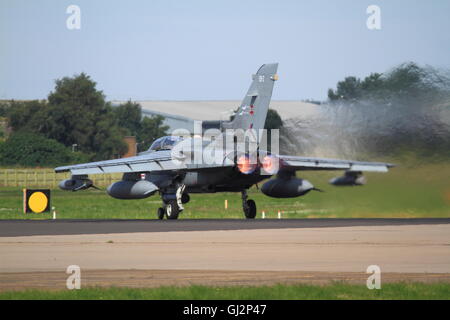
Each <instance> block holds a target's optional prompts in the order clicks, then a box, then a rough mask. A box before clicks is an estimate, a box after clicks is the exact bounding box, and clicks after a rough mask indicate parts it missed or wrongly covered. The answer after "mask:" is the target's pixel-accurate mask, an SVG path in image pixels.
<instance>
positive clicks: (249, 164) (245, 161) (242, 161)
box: [237, 156, 257, 174]
mask: <svg viewBox="0 0 450 320" xmlns="http://www.w3.org/2000/svg"><path fill="white" fill-rule="evenodd" d="M256 167H257V164H256V162H255V161H252V160H251V159H250V158H249V157H248V156H240V157H239V158H238V160H237V168H238V170H239V171H240V172H241V173H243V174H250V173H253V172H254V171H255V170H256Z"/></svg>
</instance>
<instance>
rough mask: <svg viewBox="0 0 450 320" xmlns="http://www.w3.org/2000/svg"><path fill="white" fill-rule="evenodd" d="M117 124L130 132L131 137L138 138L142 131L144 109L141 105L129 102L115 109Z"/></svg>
mask: <svg viewBox="0 0 450 320" xmlns="http://www.w3.org/2000/svg"><path fill="white" fill-rule="evenodd" d="M113 113H114V117H115V118H116V120H117V124H118V125H119V126H120V127H122V128H126V129H127V130H128V134H129V135H133V136H137V135H139V134H140V132H141V129H142V123H141V122H142V108H141V106H140V104H139V103H136V102H132V101H131V100H130V101H127V102H126V103H124V104H121V105H119V106H117V107H115V108H113Z"/></svg>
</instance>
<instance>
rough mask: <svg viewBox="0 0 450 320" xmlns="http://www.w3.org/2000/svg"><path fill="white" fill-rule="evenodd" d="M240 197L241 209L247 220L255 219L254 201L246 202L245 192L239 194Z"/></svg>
mask: <svg viewBox="0 0 450 320" xmlns="http://www.w3.org/2000/svg"><path fill="white" fill-rule="evenodd" d="M241 195H242V209H243V210H244V215H245V217H246V218H247V219H255V217H256V203H255V201H254V200H251V199H250V200H248V199H247V198H248V195H247V190H243V191H242V192H241Z"/></svg>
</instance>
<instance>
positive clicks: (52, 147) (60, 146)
mask: <svg viewBox="0 0 450 320" xmlns="http://www.w3.org/2000/svg"><path fill="white" fill-rule="evenodd" d="M0 117H2V118H4V119H6V126H7V127H8V129H9V130H8V131H10V133H9V134H7V136H6V139H5V137H3V140H4V141H3V142H0V165H8V166H10V165H22V166H54V165H62V164H68V163H77V162H84V161H95V160H104V159H110V158H117V157H120V156H121V155H123V154H124V153H125V152H126V151H127V145H126V144H125V142H124V141H123V137H124V136H127V135H132V136H136V138H137V141H138V150H139V151H141V150H144V149H146V148H148V147H149V145H150V144H151V142H152V141H153V140H154V139H156V138H158V137H160V136H163V135H165V134H166V131H167V130H168V127H167V126H164V125H163V121H164V118H163V117H162V116H153V117H142V112H141V106H140V105H139V104H138V103H135V102H132V101H128V102H126V103H124V104H121V105H119V106H116V107H113V106H112V105H111V103H110V102H107V101H106V99H105V95H104V94H103V92H102V91H100V90H98V89H97V88H96V83H95V82H94V81H93V80H92V79H91V78H90V77H89V76H88V75H86V74H85V73H81V74H79V75H75V76H73V77H64V78H62V79H58V80H56V81H55V88H54V90H53V91H52V92H50V94H49V95H48V97H47V99H46V100H33V101H14V100H12V101H8V102H3V103H1V104H0ZM0 138H1V137H0Z"/></svg>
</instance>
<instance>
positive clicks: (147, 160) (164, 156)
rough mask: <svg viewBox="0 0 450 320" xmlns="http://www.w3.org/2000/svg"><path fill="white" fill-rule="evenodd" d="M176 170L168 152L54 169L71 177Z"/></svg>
mask: <svg viewBox="0 0 450 320" xmlns="http://www.w3.org/2000/svg"><path fill="white" fill-rule="evenodd" d="M173 169H177V168H176V167H175V165H174V162H173V161H172V158H171V157H170V152H167V153H166V152H157V153H154V154H146V155H140V156H135V157H129V158H121V159H114V160H106V161H97V162H89V163H81V164H76V165H71V166H63V167H57V168H55V172H57V173H58V172H67V171H70V172H71V173H72V175H83V174H98V173H114V172H138V171H141V172H142V171H161V170H173Z"/></svg>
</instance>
